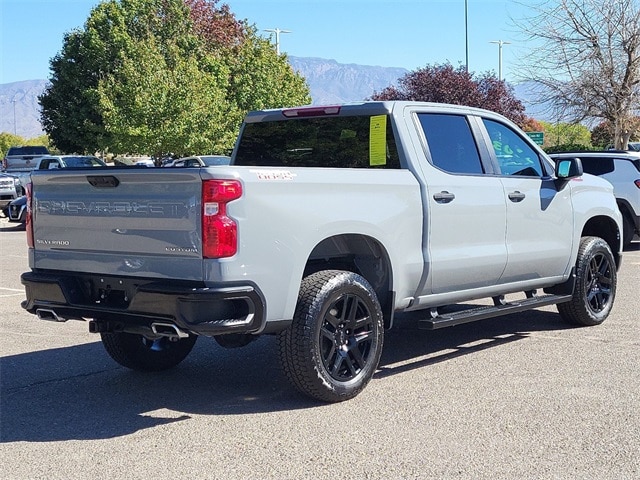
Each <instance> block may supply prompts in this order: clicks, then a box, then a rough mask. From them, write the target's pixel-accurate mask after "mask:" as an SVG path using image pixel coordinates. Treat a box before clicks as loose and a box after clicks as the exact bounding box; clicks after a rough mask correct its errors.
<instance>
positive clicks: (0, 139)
mask: <svg viewBox="0 0 640 480" xmlns="http://www.w3.org/2000/svg"><path fill="white" fill-rule="evenodd" d="M24 144H25V140H24V138H22V137H21V136H19V135H14V134H13V133H8V132H1V133H0V160H2V159H3V158H4V156H5V155H6V154H7V151H8V150H9V147H13V146H15V145H24Z"/></svg>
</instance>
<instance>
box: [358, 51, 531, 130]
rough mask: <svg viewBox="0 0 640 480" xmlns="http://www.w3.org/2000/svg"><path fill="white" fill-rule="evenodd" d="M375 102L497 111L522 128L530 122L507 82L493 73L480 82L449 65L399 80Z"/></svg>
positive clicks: (425, 70)
mask: <svg viewBox="0 0 640 480" xmlns="http://www.w3.org/2000/svg"><path fill="white" fill-rule="evenodd" d="M371 98H372V100H413V101H423V102H435V103H451V104H454V105H466V106H469V107H478V108H484V109H486V110H491V111H494V112H496V113H499V114H501V115H504V116H505V117H507V118H509V119H510V120H511V121H513V122H514V123H516V124H518V125H523V124H524V123H525V121H526V116H525V114H524V110H525V108H524V105H523V104H522V102H521V101H520V100H518V99H517V98H516V97H515V95H514V93H513V88H512V87H511V86H509V85H508V84H507V83H506V82H505V81H504V80H498V79H497V78H496V76H495V75H494V74H492V73H485V74H483V75H481V76H479V77H477V78H476V77H475V76H474V74H473V73H471V72H468V71H467V70H466V69H465V67H464V66H460V67H458V68H453V66H452V65H451V64H448V63H447V64H444V65H427V66H426V67H424V68H420V69H418V70H415V71H413V72H409V73H407V74H406V75H405V76H404V77H402V78H400V79H399V80H398V86H397V87H396V86H393V85H392V86H389V87H387V88H385V89H383V90H382V91H381V92H380V93H378V92H375V93H374V94H373V96H372V97H371Z"/></svg>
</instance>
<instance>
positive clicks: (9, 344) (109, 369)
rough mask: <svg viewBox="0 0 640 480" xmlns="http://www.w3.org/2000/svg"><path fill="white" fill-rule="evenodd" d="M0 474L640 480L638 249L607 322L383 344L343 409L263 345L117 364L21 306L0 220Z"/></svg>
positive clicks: (397, 338)
mask: <svg viewBox="0 0 640 480" xmlns="http://www.w3.org/2000/svg"><path fill="white" fill-rule="evenodd" d="M0 253H1V255H0V478H2V479H5V480H14V479H19V480H23V479H24V480H32V479H47V480H53V479H65V480H72V479H109V480H119V479H123V480H124V479H127V480H130V479H147V478H158V479H224V480H234V479H243V480H244V479H319V480H321V479H332V480H333V479H337V478H347V479H485V478H486V479H489V478H490V479H624V480H627V479H629V480H632V479H638V478H640V294H639V292H640V243H638V242H637V241H636V242H635V243H634V244H633V245H632V247H631V248H630V249H629V250H628V251H627V252H625V256H624V262H623V266H622V269H621V270H620V271H619V274H618V275H619V276H618V292H617V298H616V303H615V306H614V309H613V312H612V314H611V316H610V317H609V318H608V319H607V320H606V322H604V323H603V324H602V325H600V326H597V327H587V328H575V327H572V326H569V325H567V324H565V323H564V322H563V321H562V320H561V319H560V317H559V315H558V314H557V313H556V310H555V307H548V308H543V309H540V310H536V311H530V312H525V313H521V314H514V315H510V316H505V317H502V318H497V319H490V320H485V321H481V322H477V323H472V324H467V325H460V326H457V327H452V328H449V329H443V330H438V331H423V330H418V328H417V322H415V321H412V320H411V319H404V320H402V321H400V322H398V324H397V325H396V327H394V329H392V330H390V331H387V332H386V333H385V335H386V336H385V346H384V352H383V357H382V361H381V363H380V368H379V371H378V372H377V374H376V375H375V377H374V379H373V380H372V381H371V383H370V384H369V386H368V387H367V388H366V389H365V390H364V391H363V392H362V393H361V394H360V395H359V396H358V397H356V398H355V399H353V400H351V401H347V402H344V403H340V404H328V405H327V404H320V403H317V402H313V401H311V400H308V399H307V398H305V397H303V396H301V395H300V394H298V393H297V392H296V391H295V390H294V389H293V388H292V387H290V386H289V384H288V383H287V381H286V379H285V377H284V375H283V374H282V373H281V371H280V368H279V365H278V360H277V354H276V348H275V340H274V338H272V337H261V338H260V339H259V340H258V341H256V342H254V343H252V344H250V345H249V346H246V347H244V348H241V349H232V350H227V349H223V348H221V347H219V346H218V345H217V344H216V343H215V342H214V341H213V340H211V339H207V338H201V339H199V341H198V342H197V344H196V347H195V349H194V351H193V352H192V353H191V355H190V356H189V357H188V358H187V359H186V360H185V361H184V362H183V363H181V364H180V365H179V366H178V367H176V368H174V369H172V370H170V371H167V372H161V373H154V374H141V373H136V372H132V371H129V370H127V369H125V368H123V367H120V366H119V365H117V364H116V363H115V362H113V361H112V360H111V359H110V358H109V357H108V355H107V353H106V352H105V351H104V349H103V347H102V345H101V343H100V341H99V337H98V336H96V335H94V334H90V333H89V332H88V326H87V324H86V323H84V322H78V321H69V322H67V323H61V324H56V323H52V322H45V321H42V320H38V319H37V318H36V317H35V316H33V315H30V314H28V313H26V312H25V311H24V310H22V308H21V307H20V302H21V301H22V300H23V299H24V291H23V288H22V286H21V284H20V279H19V276H20V274H21V273H22V272H24V271H26V270H27V269H28V265H27V248H26V240H25V232H24V231H22V230H19V229H16V228H14V227H13V226H11V225H10V224H8V223H7V222H6V220H5V219H2V220H0Z"/></svg>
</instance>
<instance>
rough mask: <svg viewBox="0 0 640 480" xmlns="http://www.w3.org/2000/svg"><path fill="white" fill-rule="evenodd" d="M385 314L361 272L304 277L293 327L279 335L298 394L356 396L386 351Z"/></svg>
mask: <svg viewBox="0 0 640 480" xmlns="http://www.w3.org/2000/svg"><path fill="white" fill-rule="evenodd" d="M383 328H384V327H383V317H382V310H381V308H380V303H379V302H378V298H377V296H376V294H375V292H374V290H373V288H372V287H371V285H370V284H369V282H367V280H365V279H364V278H363V277H362V276H360V275H358V274H356V273H352V272H346V271H341V270H324V271H320V272H316V273H314V274H311V275H309V276H308V277H306V278H305V279H304V280H303V281H302V285H301V288H300V293H299V295H298V304H297V306H296V311H295V315H294V318H293V322H292V324H291V326H290V327H289V328H288V329H287V330H285V331H283V332H282V333H281V334H280V335H279V336H278V351H279V354H280V360H281V363H282V367H283V370H284V372H285V374H286V376H287V378H288V379H289V381H290V382H291V383H292V384H293V386H294V387H295V388H297V389H298V390H299V391H300V392H302V393H303V394H305V395H308V396H310V397H312V398H314V399H317V400H321V401H325V402H340V401H343V400H348V399H350V398H353V397H355V396H356V395H358V393H360V392H361V391H362V389H364V387H365V386H366V385H367V383H369V380H371V378H372V377H373V374H374V373H375V371H376V368H377V367H378V362H379V361H380V355H381V354H382V342H383Z"/></svg>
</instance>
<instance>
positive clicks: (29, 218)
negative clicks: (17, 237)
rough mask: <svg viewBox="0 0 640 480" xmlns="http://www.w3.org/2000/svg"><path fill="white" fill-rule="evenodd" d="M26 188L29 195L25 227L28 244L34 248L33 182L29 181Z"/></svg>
mask: <svg viewBox="0 0 640 480" xmlns="http://www.w3.org/2000/svg"><path fill="white" fill-rule="evenodd" d="M24 189H25V194H26V195H27V217H26V223H25V229H26V231H27V246H28V247H29V248H33V246H34V242H33V221H32V220H33V218H32V213H31V189H32V184H31V183H27V184H26V185H25V186H24Z"/></svg>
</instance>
